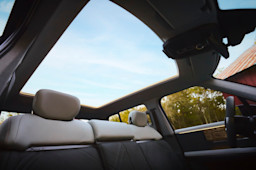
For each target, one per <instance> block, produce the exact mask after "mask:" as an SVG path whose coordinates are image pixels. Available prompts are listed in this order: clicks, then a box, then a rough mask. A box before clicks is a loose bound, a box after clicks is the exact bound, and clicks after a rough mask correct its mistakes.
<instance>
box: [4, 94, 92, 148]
mask: <svg viewBox="0 0 256 170" xmlns="http://www.w3.org/2000/svg"><path fill="white" fill-rule="evenodd" d="M79 110H80V101H79V99H78V98H76V97H74V96H71V95H68V94H64V93H60V92H56V91H52V90H39V91H38V92H37V93H36V95H35V97H34V100H33V113H34V114H25V115H19V116H14V117H10V118H9V119H7V120H6V121H5V122H4V123H3V124H2V125H1V126H0V147H1V148H9V149H16V150H26V149H28V148H29V147H32V146H54V145H55V146H60V145H74V144H90V143H94V135H93V131H92V127H91V126H90V125H89V124H88V123H86V122H82V121H80V120H74V117H75V116H76V115H77V114H78V112H79Z"/></svg>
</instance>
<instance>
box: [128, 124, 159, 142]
mask: <svg viewBox="0 0 256 170" xmlns="http://www.w3.org/2000/svg"><path fill="white" fill-rule="evenodd" d="M130 126H131V130H132V131H133V134H134V138H133V140H159V139H162V135H161V134H160V133H159V132H158V131H156V130H155V129H154V128H152V127H150V126H145V127H138V126H134V125H130Z"/></svg>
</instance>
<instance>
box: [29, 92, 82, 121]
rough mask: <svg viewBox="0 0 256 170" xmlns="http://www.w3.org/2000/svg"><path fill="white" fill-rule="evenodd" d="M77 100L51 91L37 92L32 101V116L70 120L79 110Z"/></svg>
mask: <svg viewBox="0 0 256 170" xmlns="http://www.w3.org/2000/svg"><path fill="white" fill-rule="evenodd" d="M80 107H81V106H80V101H79V99H78V98H76V97H74V96H71V95H69V94H65V93H60V92H57V91H53V90H46V89H42V90H39V91H38V92H37V93H36V95H35V97H34V100H33V112H34V114H36V115H38V116H40V117H43V118H46V119H53V120H72V119H73V118H74V117H75V116H76V115H77V114H78V112H79V110H80Z"/></svg>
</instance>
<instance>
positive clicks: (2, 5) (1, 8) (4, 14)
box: [0, 0, 14, 36]
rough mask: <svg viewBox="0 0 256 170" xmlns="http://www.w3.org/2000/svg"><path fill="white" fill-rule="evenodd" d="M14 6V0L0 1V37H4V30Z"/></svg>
mask: <svg viewBox="0 0 256 170" xmlns="http://www.w3.org/2000/svg"><path fill="white" fill-rule="evenodd" d="M13 4H14V0H1V1H0V36H2V34H3V32H4V28H5V25H6V23H7V21H8V18H9V15H10V13H11V10H12V7H13Z"/></svg>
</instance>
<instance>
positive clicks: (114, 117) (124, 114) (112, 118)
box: [108, 105, 151, 125]
mask: <svg viewBox="0 0 256 170" xmlns="http://www.w3.org/2000/svg"><path fill="white" fill-rule="evenodd" d="M134 110H137V111H140V112H146V111H147V108H146V106H145V105H139V106H136V107H133V108H130V109H127V110H124V111H121V112H119V113H118V114H114V115H112V116H110V117H109V118H108V120H109V121H113V122H125V123H128V116H129V113H130V112H131V111H134ZM147 117H148V124H149V125H151V119H150V115H149V114H147ZM120 118H121V121H120Z"/></svg>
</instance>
